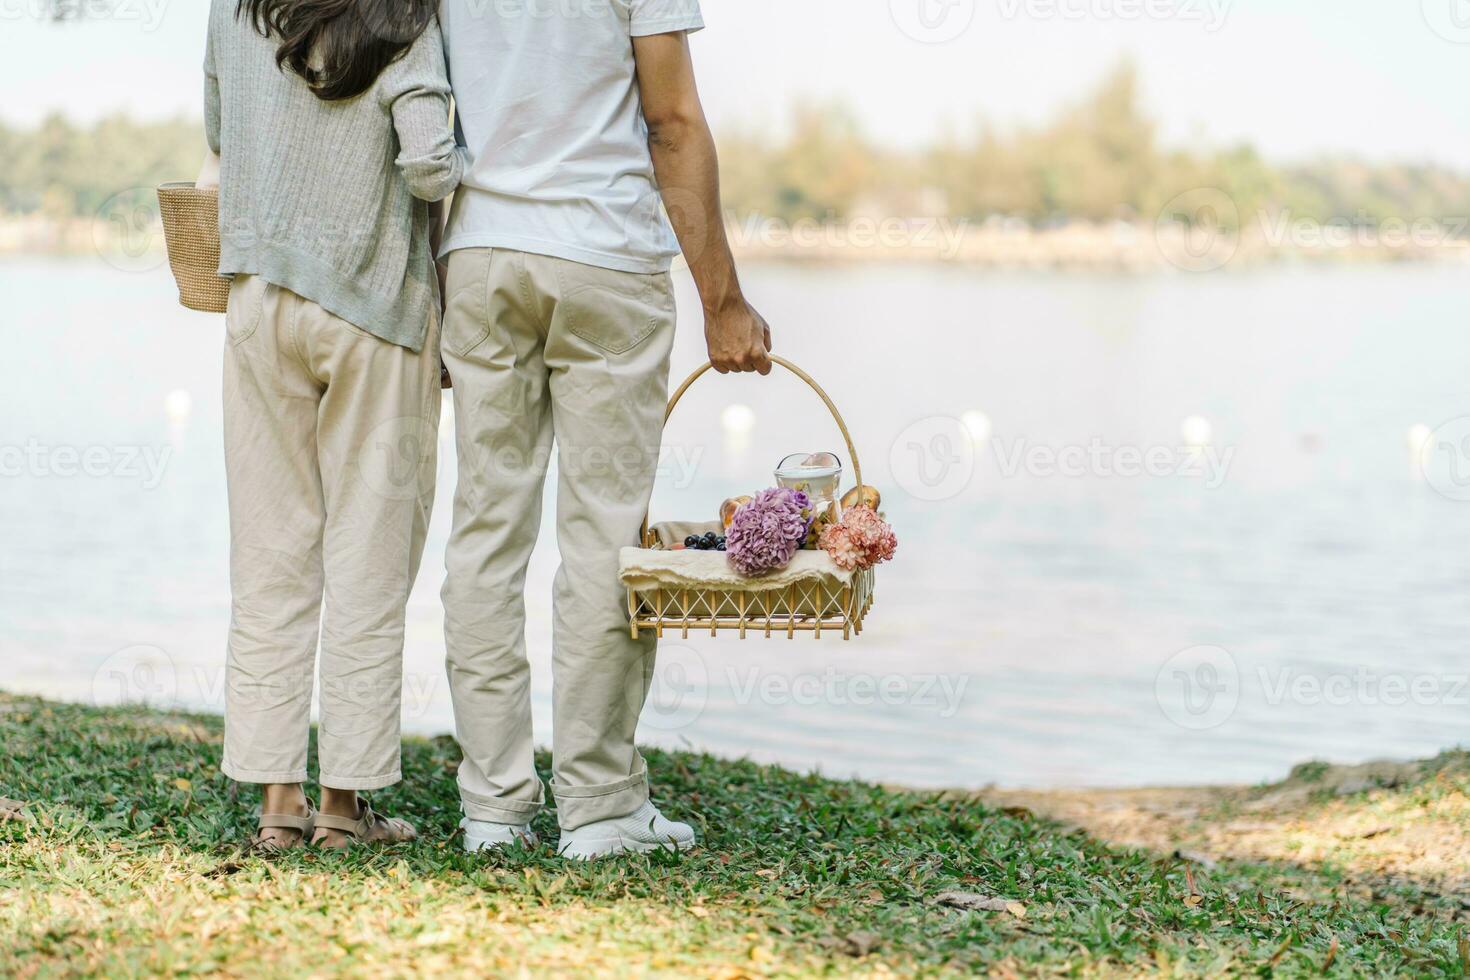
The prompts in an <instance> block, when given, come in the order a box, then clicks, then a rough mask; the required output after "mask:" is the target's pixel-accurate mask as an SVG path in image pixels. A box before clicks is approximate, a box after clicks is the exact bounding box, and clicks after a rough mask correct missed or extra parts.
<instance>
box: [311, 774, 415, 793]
mask: <svg viewBox="0 0 1470 980" xmlns="http://www.w3.org/2000/svg"><path fill="white" fill-rule="evenodd" d="M402 781H403V773H402V771H401V770H398V769H395V770H393V771H392V772H387V773H383V774H382V775H381V776H329V775H327V774H326V773H322V776H321V778H320V779H318V780H317V782H319V783H321V784H322V785H323V786H325V787H326V788H327V789H343V790H369V789H382V788H383V787H385V786H392V785H393V784H394V783H398V782H402Z"/></svg>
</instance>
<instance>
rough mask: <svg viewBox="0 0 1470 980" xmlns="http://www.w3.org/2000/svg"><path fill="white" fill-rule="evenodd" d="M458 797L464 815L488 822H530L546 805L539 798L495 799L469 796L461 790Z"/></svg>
mask: <svg viewBox="0 0 1470 980" xmlns="http://www.w3.org/2000/svg"><path fill="white" fill-rule="evenodd" d="M459 797H460V803H461V804H462V805H463V806H464V815H465V816H467V817H469V818H470V819H471V820H487V821H489V822H490V823H509V824H523V823H530V822H531V821H532V820H534V819H536V816H537V815H538V814H539V813H540V812H541V811H542V809H543V808H544V807H545V806H546V804H545V803H542V802H541V801H539V800H538V801H534V802H527V801H525V800H497V799H493V798H486V797H483V796H471V795H470V794H469V793H466V792H464V791H463V790H461V791H460V794H459Z"/></svg>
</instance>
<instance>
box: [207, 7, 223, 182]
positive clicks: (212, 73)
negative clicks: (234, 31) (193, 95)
mask: <svg viewBox="0 0 1470 980" xmlns="http://www.w3.org/2000/svg"><path fill="white" fill-rule="evenodd" d="M219 130H220V106H219V72H218V69H217V68H216V67H215V64H214V28H213V26H212V25H211V27H210V31H209V36H208V38H207V39H206V40H205V42H204V138H205V139H206V140H207V141H208V142H209V148H210V150H212V151H213V152H214V153H215V154H216V155H218V154H219Z"/></svg>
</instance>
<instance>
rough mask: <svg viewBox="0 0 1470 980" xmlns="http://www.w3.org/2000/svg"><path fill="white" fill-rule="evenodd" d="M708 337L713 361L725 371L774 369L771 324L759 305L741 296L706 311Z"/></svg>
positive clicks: (763, 371)
mask: <svg viewBox="0 0 1470 980" xmlns="http://www.w3.org/2000/svg"><path fill="white" fill-rule="evenodd" d="M704 337H705V340H706V341H708V343H709V359H710V363H711V364H713V365H714V366H715V370H716V371H718V372H720V373H721V374H729V373H730V372H731V371H735V372H742V371H755V372H756V373H758V374H770V373H771V328H770V327H769V326H768V325H767V324H766V321H765V318H764V317H762V316H761V315H760V314H759V313H757V312H756V311H755V307H753V306H751V305H750V304H749V303H747V302H746V301H745V298H744V297H737V298H736V299H734V300H732V301H731V302H729V303H727V304H726V305H725V306H724V308H722V309H719V310H715V311H712V312H711V311H706V312H705V316H704Z"/></svg>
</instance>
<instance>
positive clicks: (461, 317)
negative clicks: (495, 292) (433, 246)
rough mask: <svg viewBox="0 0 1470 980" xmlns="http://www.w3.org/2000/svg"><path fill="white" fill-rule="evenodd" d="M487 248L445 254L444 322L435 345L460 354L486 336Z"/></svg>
mask: <svg viewBox="0 0 1470 980" xmlns="http://www.w3.org/2000/svg"><path fill="white" fill-rule="evenodd" d="M490 256H491V251H490V249H488V248H487V249H478V248H476V249H462V250H460V251H457V252H454V253H452V254H451V255H450V256H449V280H448V282H446V283H445V284H444V295H445V306H444V321H443V323H442V324H441V326H440V333H439V345H440V346H441V347H443V348H444V349H445V350H447V351H449V352H450V353H452V354H454V355H455V356H456V357H464V356H465V355H466V354H468V353H469V352H470V351H472V350H474V349H475V348H476V347H479V346H480V345H481V344H483V343H484V342H485V338H486V337H488V336H490V308H489V301H488V299H489V292H490Z"/></svg>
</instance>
